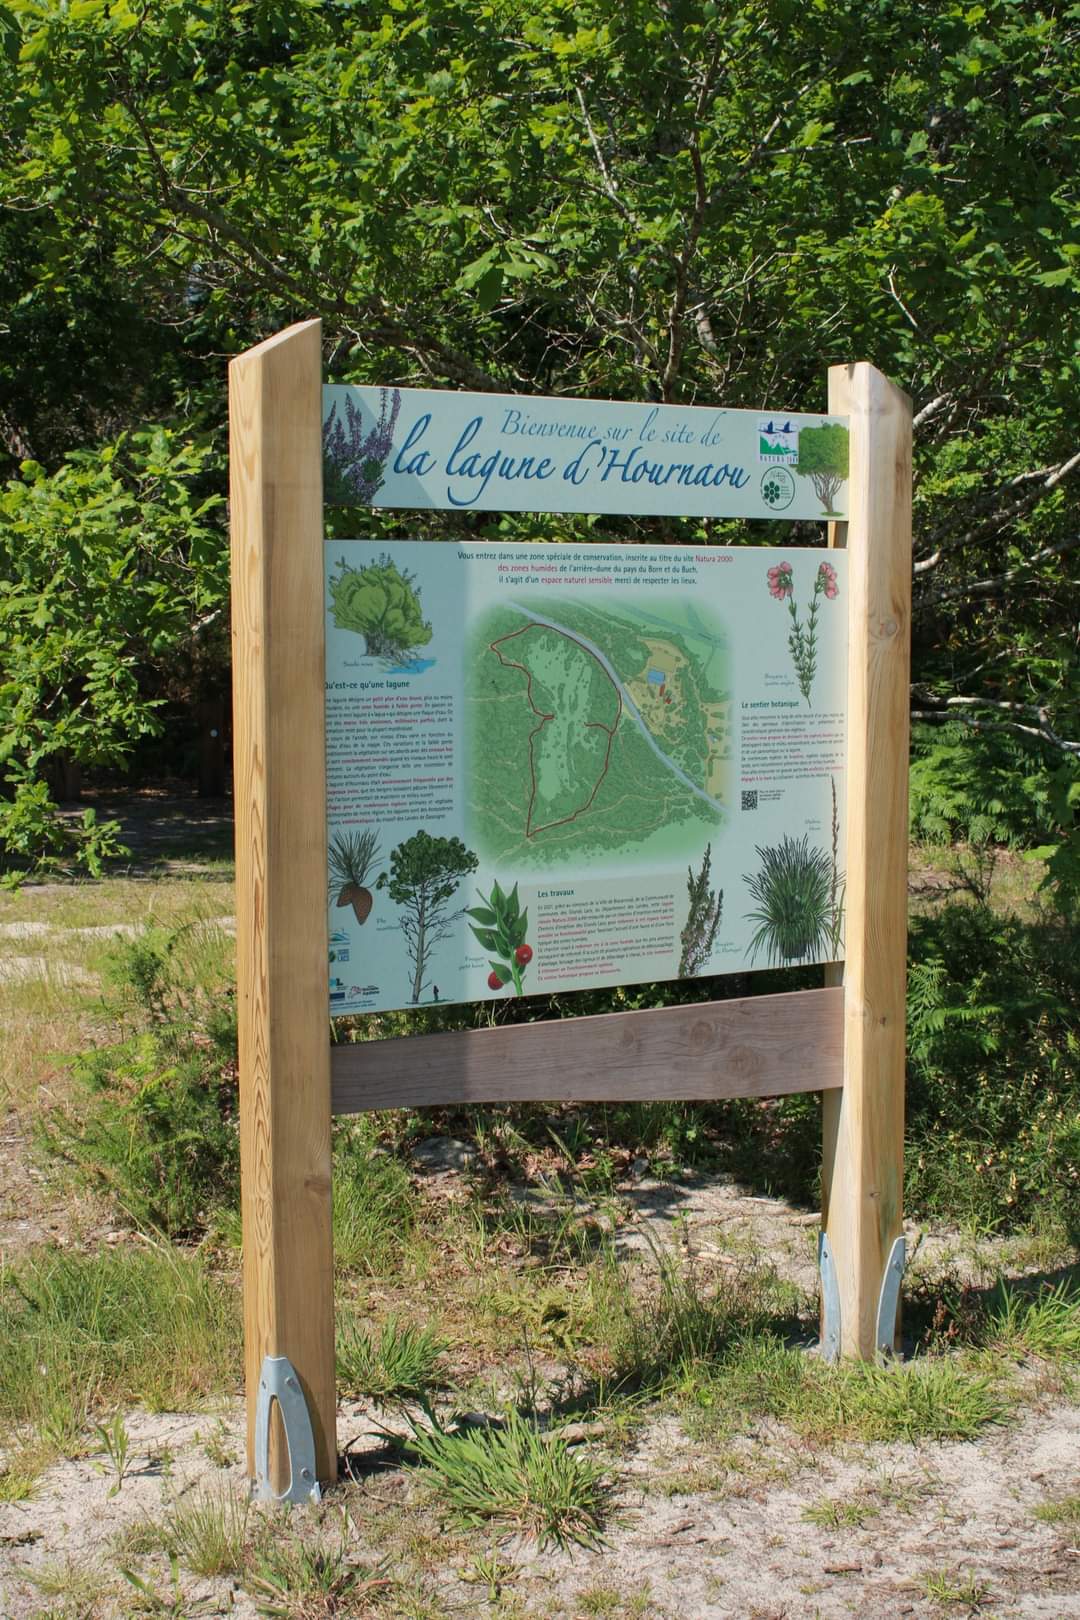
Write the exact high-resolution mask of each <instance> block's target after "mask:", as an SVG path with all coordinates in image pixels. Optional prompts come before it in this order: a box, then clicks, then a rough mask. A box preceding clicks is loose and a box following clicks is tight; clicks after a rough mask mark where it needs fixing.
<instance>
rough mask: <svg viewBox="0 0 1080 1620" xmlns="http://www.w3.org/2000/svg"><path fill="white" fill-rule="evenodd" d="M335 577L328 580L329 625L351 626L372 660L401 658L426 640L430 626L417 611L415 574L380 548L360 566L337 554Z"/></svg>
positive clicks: (425, 643)
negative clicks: (371, 560)
mask: <svg viewBox="0 0 1080 1620" xmlns="http://www.w3.org/2000/svg"><path fill="white" fill-rule="evenodd" d="M338 567H339V568H340V569H341V572H340V574H339V575H338V576H337V578H336V579H331V581H330V599H331V602H332V603H333V613H334V623H335V625H336V626H337V628H338V629H339V630H355V631H356V633H357V634H358V635H362V636H363V637H364V640H365V643H366V647H367V652H368V654H369V656H371V657H373V658H392V659H395V660H397V661H398V662H401V661H402V660H404V659H408V658H412V657H415V655H416V653H417V652H418V651H419V650H420V648H421V647H426V646H427V644H428V642H429V641H430V640H431V625H430V624H425V623H424V620H423V618H422V617H421V612H420V592H419V591H418V590H417V589H416V588H415V582H416V576H415V574H410V573H408V572H406V571H405V570H403V569H400V568H398V566H397V564H396V563H395V562H394V561H393V559H392V558H391V557H390V556H389V554H388V553H386V552H384V553H383V555H382V556H381V557H380V558H379V560H378V562H376V563H370V564H369V565H368V567H366V568H351V567H350V566H349V564H348V563H347V562H346V561H345V558H344V557H342V558H341V559H340V560H339V562H338Z"/></svg>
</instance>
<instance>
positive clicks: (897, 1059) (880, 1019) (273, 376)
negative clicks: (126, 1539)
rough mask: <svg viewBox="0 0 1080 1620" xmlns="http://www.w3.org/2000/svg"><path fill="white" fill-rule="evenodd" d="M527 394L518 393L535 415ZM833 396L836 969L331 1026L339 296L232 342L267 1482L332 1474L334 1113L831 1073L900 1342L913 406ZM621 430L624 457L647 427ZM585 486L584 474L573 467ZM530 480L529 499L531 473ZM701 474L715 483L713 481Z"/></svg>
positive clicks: (742, 1091)
mask: <svg viewBox="0 0 1080 1620" xmlns="http://www.w3.org/2000/svg"><path fill="white" fill-rule="evenodd" d="M384 393H385V391H384ZM433 397H434V396H433ZM533 403H534V402H530V404H533ZM578 403H579V404H581V403H582V402H578ZM565 405H566V402H553V408H555V409H556V410H561V409H564V408H565ZM512 407H513V402H511V405H510V406H507V404H506V401H505V400H504V401H502V402H501V408H502V409H503V410H507V409H510V410H511V416H512V417H516V416H517V412H516V409H515V408H512ZM387 408H389V407H387ZM396 408H397V407H396V406H395V407H394V410H395V411H396ZM599 409H602V410H607V411H609V412H614V411H617V410H618V409H620V408H617V407H614V406H609V405H605V406H602V407H599ZM625 409H629V407H626V408H625ZM829 410H830V413H831V414H833V415H834V416H842V417H844V418H846V419H847V422H848V429H849V434H850V466H849V479H848V485H849V498H848V505H847V511H848V519H847V522H845V523H843V524H840V523H834V524H832V525H831V526H830V544H832V545H835V546H846V547H847V550H848V553H849V562H848V589H847V597H848V631H849V635H848V674H847V712H848V725H849V729H848V758H847V857H846V927H845V939H846V946H845V953H846V954H845V962H844V964H843V965H842V967H839V966H838V967H836V968H831V969H827V970H826V974H827V980H826V987H825V988H824V989H819V990H806V991H798V992H794V993H789V994H784V995H764V996H750V997H743V998H740V999H734V1000H725V1001H714V1002H708V1003H704V1004H697V1005H685V1006H678V1007H668V1008H664V1009H657V1010H648V1011H637V1012H627V1013H609V1014H605V1015H602V1016H600V1017H595V1018H585V1019H577V1020H568V1021H565V1022H559V1023H534V1024H525V1025H519V1026H511V1027H505V1028H490V1029H485V1030H474V1031H468V1032H462V1033H457V1034H443V1035H427V1036H418V1037H401V1038H398V1039H391V1040H380V1041H372V1042H362V1043H359V1044H355V1045H347V1046H339V1047H335V1048H334V1049H333V1051H332V1052H331V1047H330V1040H329V1029H328V1010H329V994H330V992H329V974H328V933H327V911H326V896H327V829H326V729H325V710H324V703H325V691H324V687H325V682H326V662H325V639H326V638H325V624H326V605H325V600H324V597H325V589H326V585H325V574H324V562H323V538H322V501H323V490H322V476H323V472H322V469H323V460H322V449H323V446H322V406H321V329H320V323H319V322H318V321H308V322H305V323H303V324H301V325H298V326H294V327H291V328H289V330H288V331H286V332H283V333H281V334H280V335H279V336H278V337H276V338H272V339H270V340H269V341H268V342H266V343H263V344H260V345H259V346H258V347H257V348H255V349H252V350H249V351H248V352H247V353H246V354H243V355H240V356H239V357H238V358H237V359H235V360H234V361H233V362H232V365H231V367H230V433H231V438H230V444H231V451H230V454H231V501H232V511H231V521H232V569H233V653H234V657H233V678H234V711H235V718H234V739H235V766H234V777H235V812H236V868H237V902H236V903H237V975H238V980H237V994H238V1011H239V1033H240V1110H241V1172H242V1178H243V1194H242V1202H243V1226H244V1330H245V1369H246V1379H247V1397H248V1465H249V1472H251V1473H252V1474H253V1475H257V1478H258V1488H259V1491H260V1494H262V1495H265V1496H272V1497H280V1496H283V1495H286V1494H288V1495H289V1497H290V1499H291V1500H303V1499H305V1498H306V1497H307V1496H309V1495H310V1494H312V1491H314V1492H315V1493H316V1494H317V1487H318V1483H319V1482H321V1483H327V1482H329V1481H332V1480H333V1479H334V1478H335V1475H336V1437H335V1406H336V1403H335V1392H334V1301H333V1244H332V1226H331V1199H330V1185H331V1183H330V1123H331V1115H332V1113H352V1112H359V1111H363V1110H367V1109H372V1108H386V1107H402V1106H422V1105H424V1104H440V1103H441V1104H444V1105H446V1104H456V1103H463V1102H486V1101H503V1102H511V1101H524V1100H526V1099H536V1100H547V1101H556V1100H560V1099H568V1100H576V1101H583V1102H584V1101H590V1100H597V1099H600V1100H624V1099H627V1098H636V1099H672V1100H674V1099H690V1098H699V1099H711V1098H720V1097H726V1096H774V1095H779V1094H783V1093H787V1092H793V1091H821V1092H822V1093H823V1098H824V1171H823V1213H822V1231H823V1245H824V1250H825V1255H826V1257H827V1261H828V1280H829V1287H828V1289H827V1290H826V1292H827V1295H828V1297H829V1301H830V1303H829V1310H828V1313H827V1316H828V1320H827V1323H826V1327H827V1332H825V1333H823V1340H824V1341H825V1342H826V1344H827V1345H828V1346H831V1347H832V1348H833V1349H834V1350H835V1352H836V1353H839V1354H844V1355H850V1356H859V1357H862V1358H864V1359H870V1358H872V1357H874V1356H875V1355H876V1354H877V1353H879V1351H880V1350H881V1349H882V1348H886V1349H887V1348H890V1347H891V1345H892V1341H893V1332H894V1330H895V1320H896V1300H897V1288H898V1282H899V1274H900V1270H901V1269H902V1239H901V1195H902V1179H903V1121H904V1104H903V1097H904V1002H905V994H904V989H905V954H906V857H907V749H908V723H907V715H908V661H909V652H908V648H909V639H910V588H911V411H910V404H909V401H908V400H907V398H906V396H905V395H903V394H902V393H901V392H900V391H899V390H898V389H896V388H895V387H893V385H892V384H891V383H889V382H888V381H887V379H886V378H885V377H883V376H882V375H881V373H880V372H877V371H876V370H875V369H874V368H873V367H872V366H870V365H865V364H861V365H854V366H847V367H844V366H835V367H833V368H831V370H830V373H829ZM654 414H655V413H654ZM720 414H721V415H723V414H724V413H720ZM727 414H728V415H730V416H735V417H737V416H738V415H739V413H737V412H736V413H727ZM718 419H719V418H718ZM430 420H431V417H430V416H428V417H426V418H424V421H425V422H429V421H430ZM504 420H505V418H504ZM817 420H820V419H817ZM736 426H737V424H736ZM752 426H753V424H752V423H751V427H752ZM771 427H772V424H771V423H770V424H769V428H770V430H771ZM788 427H790V424H788ZM413 431H414V433H415V432H417V431H419V424H418V425H417V428H416V429H414V430H413ZM425 431H426V429H425ZM473 431H474V429H473V428H472V427H470V428H469V429H468V430H467V432H468V433H471V432H473ZM783 431H784V432H786V431H787V427H786V428H785V429H784V430H783ZM435 434H436V429H432V435H433V437H432V441H431V442H432V443H434V435H435ZM653 437H654V438H655V435H653ZM387 442H388V443H389V431H388V440H387ZM818 442H819V443H820V441H818ZM402 454H404V452H402ZM594 454H595V456H596V457H599V455H600V451H599V448H598V447H597V449H596V451H595V452H594ZM609 454H610V455H612V456H614V455H615V452H614V451H613V452H609ZM619 454H620V456H621V461H620V466H621V468H622V470H623V472H624V473H626V474H627V475H629V472H630V453H629V452H620V453H619ZM635 454H636V452H635ZM399 459H400V457H399ZM478 460H479V458H477V462H476V463H470V464H469V465H478ZM429 463H430V465H431V466H434V465H435V464H436V458H435V457H434V456H431V457H428V456H427V452H426V451H425V452H424V454H423V455H421V454H420V452H419V451H416V452H415V455H414V460H413V462H412V463H411V464H410V467H409V469H408V470H409V471H410V472H411V473H415V472H417V471H418V470H419V472H420V473H422V472H423V471H424V469H425V468H426V467H427V466H428V465H429ZM598 464H599V463H598ZM492 465H494V463H492ZM516 465H518V466H520V463H517V464H516ZM543 465H544V466H545V467H548V466H551V465H552V463H551V462H550V461H547V462H544V463H543ZM612 465H614V463H613V464H612ZM687 465H689V464H687ZM679 468H683V463H679V464H678V467H677V468H676V469H674V470H673V471H672V472H671V473H670V474H668V477H669V478H671V479H676V480H677V481H681V486H682V487H683V488H684V489H685V488H687V487H696V486H697V485H698V484H700V482H701V479H700V478H698V477H697V476H696V475H694V476H692V469H691V470H685V469H684V470H683V471H682V472H681V473H680V472H679V470H678V469H679ZM609 470H610V469H609ZM740 471H741V469H739V468H735V470H734V472H730V469H729V467H728V466H727V465H725V466H724V467H723V468H722V469H721V470H720V472H710V474H709V476H710V477H711V478H712V480H713V482H714V483H716V481H717V480H720V479H721V473H723V475H724V477H725V478H728V477H729V472H730V478H729V481H730V482H732V483H735V482H736V480H735V472H740ZM365 476H366V475H365ZM545 476H547V475H545ZM604 476H605V477H606V476H607V474H606V473H605V474H604ZM704 477H705V474H704V472H703V473H702V474H701V478H704ZM769 480H772V482H771V486H770V487H771V488H772V489H773V492H774V495H775V490H776V489H777V488H783V489H784V490H785V491H786V492H787V493H788V495H789V496H790V498H791V499H794V495H793V494H791V492H792V491H794V489H795V484H794V481H793V480H792V479H791V478H790V476H789V475H788V474H786V473H784V474H782V475H780V476H778V477H776V478H773V475H771V474H770V475H768V478H767V479H765V480H764V481H763V483H762V488H764V487H765V484H766V483H768V482H769ZM785 480H786V483H785V482H784V481H785ZM625 481H626V480H625V479H624V482H625ZM632 482H633V483H634V484H635V485H636V482H637V479H636V474H635V475H634V478H633V481H632ZM653 482H654V483H655V482H656V479H655V478H654V479H653ZM744 482H745V481H744ZM567 487H571V488H577V485H576V484H575V483H574V480H573V478H571V479H570V480H569V483H568V486H567ZM738 487H739V490H740V492H741V490H742V488H743V485H739V486H738ZM756 487H757V486H755V488H756ZM412 488H415V490H416V491H417V504H420V505H427V506H432V505H437V504H440V500H439V498H438V496H437V494H435V495H433V494H432V489H433V488H434V485H433V484H431V483H430V482H428V483H424V482H423V480H422V479H421V478H420V477H419V476H416V477H415V479H414V484H413V485H412V486H410V489H412ZM752 497H753V490H751V492H750V494H749V495H743V494H741V493H740V496H739V498H740V499H742V500H744V501H746V500H750V499H751V498H752ZM508 498H509V499H511V500H512V501H516V503H517V505H516V506H515V507H514V509H518V508H519V507H520V506H521V503H522V502H526V501H528V500H529V499H530V498H532V497H530V496H529V495H528V494H517V495H514V496H512V497H508ZM679 498H680V499H681V500H683V501H684V504H687V503H689V504H688V509H690V508H692V509H693V510H697V509H698V508H697V507H696V506H693V502H694V501H696V500H697V499H699V497H698V496H697V495H696V494H691V495H685V494H684V495H682V496H680V497H679ZM754 498H756V497H754ZM575 499H577V500H578V501H579V503H580V502H581V501H584V500H585V497H584V496H583V495H581V494H580V491H579V492H578V495H577V496H576V497H575ZM553 500H554V497H553ZM386 504H391V505H392V504H408V502H406V501H401V500H387V502H386ZM547 509H549V510H550V509H554V505H552V506H549V507H548V508H547ZM575 509H578V507H575ZM582 509H585V508H582ZM590 509H591V508H590ZM607 509H608V510H629V509H630V508H628V507H623V506H612V507H608V508H607ZM681 509H682V508H680V510H681ZM742 509H743V508H739V510H742ZM829 510H830V511H831V510H833V508H832V507H831V506H830V507H829ZM838 510H841V511H842V510H843V508H842V507H840V508H838ZM750 515H755V514H754V513H753V512H751V514H750ZM756 515H768V513H767V512H766V513H764V514H762V513H757V514H756ZM777 572H778V570H777V569H773V570H772V573H773V574H775V573H777ZM832 572H833V574H834V575H835V570H833V571H832ZM770 590H771V587H770ZM772 594H775V593H772ZM830 594H833V595H835V590H833V591H831V593H830ZM817 960H819V961H820V960H821V957H820V956H819V957H818V958H817ZM824 1275H825V1266H824V1262H823V1276H824ZM886 1318H888V1324H889V1331H888V1332H887V1333H884V1334H883V1328H882V1323H883V1322H884V1321H885V1319H886ZM275 1378H276V1379H277V1380H278V1381H277V1382H275ZM273 1397H276V1401H275V1400H274V1399H273ZM297 1403H299V1405H300V1415H301V1417H304V1414H303V1407H304V1406H306V1417H304V1421H303V1425H302V1428H303V1431H304V1435H303V1437H302V1438H303V1440H304V1446H305V1447H309V1448H310V1456H309V1455H308V1451H307V1450H303V1449H302V1456H301V1457H300V1459H299V1460H298V1456H297V1454H296V1453H297V1447H296V1443H295V1432H294V1430H293V1429H289V1430H288V1444H286V1433H285V1429H286V1428H287V1426H288V1424H289V1422H290V1413H291V1414H292V1418H293V1421H295V1420H296V1406H297ZM268 1413H269V1414H271V1415H270V1416H269V1417H268ZM283 1420H284V1425H283ZM308 1420H310V1432H308V1429H307V1423H308ZM268 1425H269V1443H268V1455H265V1456H264V1455H263V1447H264V1445H265V1442H266V1437H267V1427H268ZM304 1458H307V1459H308V1460H307V1461H306V1462H305V1461H304ZM298 1471H299V1474H300V1475H301V1476H302V1477H301V1478H299V1479H298V1478H297V1473H298ZM307 1476H313V1477H310V1478H308V1477H307ZM309 1487H310V1488H309Z"/></svg>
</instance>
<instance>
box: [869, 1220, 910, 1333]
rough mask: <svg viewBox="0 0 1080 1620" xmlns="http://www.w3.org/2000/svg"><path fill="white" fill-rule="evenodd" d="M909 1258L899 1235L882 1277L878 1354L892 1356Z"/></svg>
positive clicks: (878, 1314) (905, 1246)
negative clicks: (901, 1291)
mask: <svg viewBox="0 0 1080 1620" xmlns="http://www.w3.org/2000/svg"><path fill="white" fill-rule="evenodd" d="M906 1259H907V1244H906V1243H905V1241H904V1239H903V1238H902V1237H898V1238H897V1239H896V1240H895V1241H894V1243H893V1246H892V1248H891V1249H890V1251H889V1261H888V1264H887V1265H886V1267H885V1275H884V1277H882V1279H881V1294H880V1296H879V1298H878V1308H877V1334H876V1336H875V1338H874V1343H875V1344H876V1346H877V1351H878V1355H881V1356H891V1355H892V1354H893V1350H894V1345H895V1341H896V1309H897V1306H898V1305H899V1303H900V1283H901V1280H902V1278H903V1275H904V1263H905V1261H906Z"/></svg>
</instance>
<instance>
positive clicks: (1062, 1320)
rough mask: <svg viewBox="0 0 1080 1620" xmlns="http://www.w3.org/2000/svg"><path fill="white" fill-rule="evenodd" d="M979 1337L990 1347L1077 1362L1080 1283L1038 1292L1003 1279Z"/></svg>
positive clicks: (1065, 1283)
mask: <svg viewBox="0 0 1080 1620" xmlns="http://www.w3.org/2000/svg"><path fill="white" fill-rule="evenodd" d="M980 1338H981V1339H982V1341H983V1342H984V1343H985V1344H986V1345H988V1346H989V1347H990V1348H991V1349H993V1350H996V1351H999V1352H1001V1353H1003V1354H1006V1355H1012V1356H1016V1357H1017V1358H1024V1357H1028V1356H1038V1357H1040V1358H1041V1359H1043V1360H1046V1361H1066V1362H1069V1361H1080V1283H1078V1282H1076V1281H1071V1280H1064V1281H1062V1282H1060V1283H1058V1284H1057V1285H1056V1286H1054V1287H1044V1288H1042V1289H1041V1290H1040V1291H1039V1292H1038V1293H1036V1294H1032V1293H1031V1292H1030V1290H1028V1289H1025V1288H1023V1287H1018V1286H1010V1285H1009V1284H1008V1283H1006V1282H1004V1281H1002V1282H1000V1283H999V1284H998V1286H997V1288H996V1289H995V1290H994V1293H993V1294H992V1295H991V1297H990V1301H989V1304H988V1305H987V1308H986V1314H985V1318H984V1321H983V1323H982V1327H981V1333H980Z"/></svg>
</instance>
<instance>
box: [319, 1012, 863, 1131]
mask: <svg viewBox="0 0 1080 1620" xmlns="http://www.w3.org/2000/svg"><path fill="white" fill-rule="evenodd" d="M843 1015H844V993H843V991H842V990H840V989H826V990H799V991H794V992H792V993H790V994H785V995H775V996H746V997H741V998H739V999H738V1000H732V1001H708V1002H704V1003H703V1004H701V1005H699V1006H696V1007H662V1008H654V1009H650V1010H648V1011H644V1012H625V1013H603V1014H600V1015H599V1016H597V1017H590V1018H566V1019H560V1020H558V1021H548V1022H544V1023H536V1024H509V1025H505V1026H503V1027H502V1028H497V1029H476V1030H455V1031H453V1032H450V1033H447V1034H440V1035H412V1036H409V1035H405V1036H400V1037H398V1038H396V1039H393V1040H384V1041H360V1042H357V1043H356V1044H354V1045H350V1046H335V1047H333V1048H332V1049H331V1054H330V1075H331V1096H332V1107H333V1110H334V1113H336V1114H359V1113H363V1112H365V1111H366V1110H368V1109H373V1108H422V1107H424V1106H425V1105H426V1106H429V1107H430V1106H433V1105H438V1104H444V1105H446V1104H449V1105H457V1104H460V1103H487V1102H563V1101H568V1102H645V1101H649V1102H664V1101H667V1102H674V1101H683V1102H689V1101H695V1100H696V1101H708V1100H710V1099H712V1098H719V1097H772V1096H781V1095H783V1094H785V1093H790V1092H796V1091H828V1090H831V1089H833V1088H834V1087H836V1086H839V1085H841V1084H842V1083H843V1042H844V1034H843Z"/></svg>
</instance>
